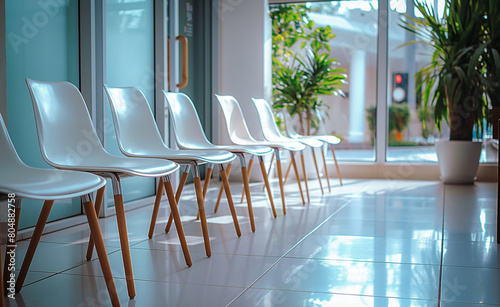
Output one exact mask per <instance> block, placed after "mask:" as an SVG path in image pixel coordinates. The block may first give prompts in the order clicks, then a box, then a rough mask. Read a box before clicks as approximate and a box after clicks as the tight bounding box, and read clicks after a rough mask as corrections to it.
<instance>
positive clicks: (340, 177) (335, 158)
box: [330, 146, 342, 185]
mask: <svg viewBox="0 0 500 307" xmlns="http://www.w3.org/2000/svg"><path fill="white" fill-rule="evenodd" d="M330 149H331V150H332V156H333V161H334V162H335V168H336V169H337V176H338V177H339V181H340V185H342V176H341V175H340V169H339V164H338V163H337V157H336V156H335V149H333V146H330Z"/></svg>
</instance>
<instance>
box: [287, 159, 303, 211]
mask: <svg viewBox="0 0 500 307" xmlns="http://www.w3.org/2000/svg"><path fill="white" fill-rule="evenodd" d="M290 156H291V157H292V158H291V160H292V166H293V171H294V172H295V178H296V179H297V184H298V185H299V192H300V197H301V198H302V204H303V205H305V204H306V201H305V200H304V193H302V185H301V184H300V175H299V169H298V168H297V163H295V157H294V156H295V155H294V153H293V152H290Z"/></svg>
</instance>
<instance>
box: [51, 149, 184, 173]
mask: <svg viewBox="0 0 500 307" xmlns="http://www.w3.org/2000/svg"><path fill="white" fill-rule="evenodd" d="M72 162H73V163H66V164H63V165H57V164H54V163H51V165H52V166H54V167H56V168H59V169H69V170H81V171H86V172H109V173H124V174H127V175H136V176H142V177H160V176H166V175H168V174H170V173H172V172H175V171H176V170H178V169H179V165H178V164H177V163H175V162H172V161H167V160H160V159H139V158H137V159H136V158H133V159H131V158H129V157H118V156H113V155H110V154H100V155H97V154H96V155H93V156H92V159H86V158H85V157H83V158H78V157H77V158H76V159H73V161H72Z"/></svg>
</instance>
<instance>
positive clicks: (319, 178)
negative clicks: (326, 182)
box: [311, 147, 325, 194]
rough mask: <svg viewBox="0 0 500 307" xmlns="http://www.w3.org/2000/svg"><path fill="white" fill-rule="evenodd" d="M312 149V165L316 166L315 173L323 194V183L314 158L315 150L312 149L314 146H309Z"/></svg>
mask: <svg viewBox="0 0 500 307" xmlns="http://www.w3.org/2000/svg"><path fill="white" fill-rule="evenodd" d="M311 151H312V156H313V161H314V167H315V168H316V175H317V176H318V182H319V187H320V189H321V194H325V192H324V191H323V183H322V182H321V176H320V174H319V167H318V160H316V152H315V151H314V148H312V147H311Z"/></svg>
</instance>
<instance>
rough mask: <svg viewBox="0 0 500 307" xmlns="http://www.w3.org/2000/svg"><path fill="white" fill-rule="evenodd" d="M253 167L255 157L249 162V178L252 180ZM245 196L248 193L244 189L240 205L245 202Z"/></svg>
mask: <svg viewBox="0 0 500 307" xmlns="http://www.w3.org/2000/svg"><path fill="white" fill-rule="evenodd" d="M252 166H253V156H252V158H251V159H250V162H248V178H250V175H251V174H252ZM245 195H246V191H245V189H243V192H241V199H240V203H242V202H243V198H245Z"/></svg>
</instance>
